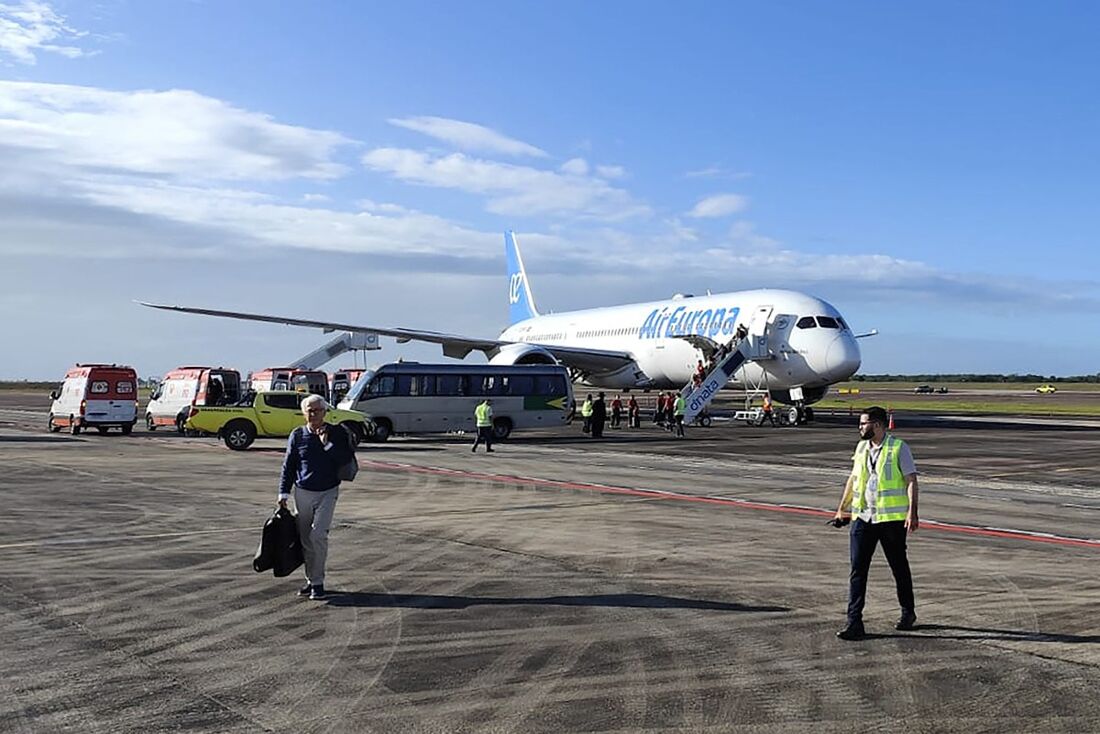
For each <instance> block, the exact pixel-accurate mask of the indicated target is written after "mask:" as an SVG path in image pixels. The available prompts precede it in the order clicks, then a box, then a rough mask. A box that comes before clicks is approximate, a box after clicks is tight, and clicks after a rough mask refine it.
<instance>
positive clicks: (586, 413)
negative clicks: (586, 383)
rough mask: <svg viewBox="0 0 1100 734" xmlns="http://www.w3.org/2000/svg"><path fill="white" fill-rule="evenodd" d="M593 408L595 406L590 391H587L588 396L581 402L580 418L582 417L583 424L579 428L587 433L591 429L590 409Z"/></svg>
mask: <svg viewBox="0 0 1100 734" xmlns="http://www.w3.org/2000/svg"><path fill="white" fill-rule="evenodd" d="M593 410H595V406H593V405H592V393H588V397H586V398H585V399H584V402H583V403H581V418H584V425H583V426H582V427H581V430H582V431H584V432H585V433H588V432H589V431H591V430H592V411H593Z"/></svg>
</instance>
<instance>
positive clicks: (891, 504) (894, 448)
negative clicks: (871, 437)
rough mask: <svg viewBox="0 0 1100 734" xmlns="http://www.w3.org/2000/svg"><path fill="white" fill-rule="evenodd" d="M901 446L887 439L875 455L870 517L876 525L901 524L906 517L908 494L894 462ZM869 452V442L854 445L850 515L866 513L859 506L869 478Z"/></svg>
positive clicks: (889, 438)
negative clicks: (874, 486) (892, 522)
mask: <svg viewBox="0 0 1100 734" xmlns="http://www.w3.org/2000/svg"><path fill="white" fill-rule="evenodd" d="M904 445H905V442H904V441H902V440H901V439H900V438H894V437H893V436H887V437H886V440H885V441H883V442H882V450H881V451H880V452H879V456H878V463H877V464H876V466H875V468H876V472H875V473H876V474H877V475H878V490H877V491H876V492H875V515H874V519H875V521H876V522H891V521H894V520H904V519H905V516H906V515H908V514H909V492H908V490H907V488H906V482H905V477H904V476H903V475H902V473H901V464H900V462H899V461H898V453H899V452H900V451H901V447H902V446H904ZM870 450H871V442H870V441H860V442H859V443H858V444H857V445H856V452H855V453H854V454H853V455H852V477H853V478H854V479H855V482H853V484H852V514H853V515H858V514H859V513H861V512H863V511H864V510H865V509H866V508H865V506H864V504H863V502H864V497H863V494H864V491H865V490H866V489H867V480H868V478H869V477H870V473H869V472H868V471H867V454H868V452H869V451H870Z"/></svg>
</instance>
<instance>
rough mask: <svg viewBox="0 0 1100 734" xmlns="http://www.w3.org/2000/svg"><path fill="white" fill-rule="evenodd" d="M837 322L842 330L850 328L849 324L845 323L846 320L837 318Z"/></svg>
mask: <svg viewBox="0 0 1100 734" xmlns="http://www.w3.org/2000/svg"><path fill="white" fill-rule="evenodd" d="M836 322H837V323H838V324H840V328H842V329H847V328H848V324H846V323H844V319H842V318H840V317H839V316H837V317H836Z"/></svg>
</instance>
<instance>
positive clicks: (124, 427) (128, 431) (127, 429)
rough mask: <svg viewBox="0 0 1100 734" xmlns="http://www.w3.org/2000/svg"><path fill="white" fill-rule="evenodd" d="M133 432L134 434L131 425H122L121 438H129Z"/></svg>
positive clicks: (132, 425)
mask: <svg viewBox="0 0 1100 734" xmlns="http://www.w3.org/2000/svg"><path fill="white" fill-rule="evenodd" d="M135 423H136V421H135ZM133 432H134V424H133V423H123V424H122V435H123V436H129V435H130V434H131V433H133Z"/></svg>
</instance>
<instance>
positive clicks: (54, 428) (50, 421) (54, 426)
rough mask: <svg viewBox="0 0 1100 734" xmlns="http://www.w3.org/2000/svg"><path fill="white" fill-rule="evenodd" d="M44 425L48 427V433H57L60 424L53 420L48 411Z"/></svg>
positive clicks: (51, 414)
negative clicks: (48, 415)
mask: <svg viewBox="0 0 1100 734" xmlns="http://www.w3.org/2000/svg"><path fill="white" fill-rule="evenodd" d="M46 427H47V428H49V429H50V433H58V432H59V431H60V430H61V426H59V425H57V424H56V423H54V422H53V413H50V417H49V418H48V419H47V420H46Z"/></svg>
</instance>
